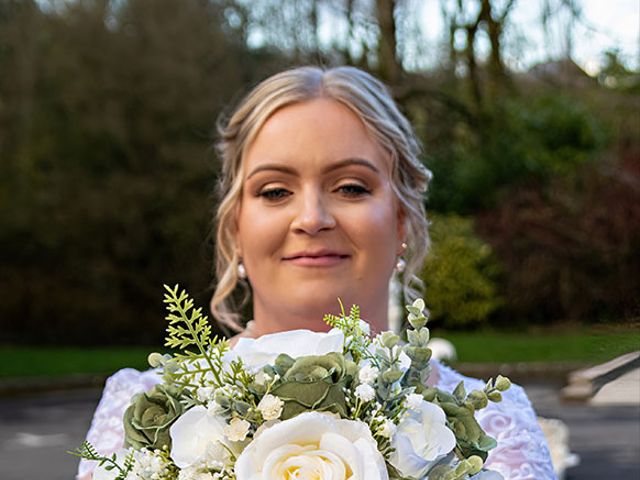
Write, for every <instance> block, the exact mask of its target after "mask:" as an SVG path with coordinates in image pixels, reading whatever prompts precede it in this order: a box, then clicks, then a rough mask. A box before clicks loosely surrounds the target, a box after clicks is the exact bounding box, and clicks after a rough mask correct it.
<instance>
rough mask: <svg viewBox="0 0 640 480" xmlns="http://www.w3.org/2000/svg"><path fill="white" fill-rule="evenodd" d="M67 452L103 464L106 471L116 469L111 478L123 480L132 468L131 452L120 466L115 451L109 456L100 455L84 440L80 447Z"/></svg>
mask: <svg viewBox="0 0 640 480" xmlns="http://www.w3.org/2000/svg"><path fill="white" fill-rule="evenodd" d="M67 453H70V454H71V455H75V456H76V457H80V458H83V459H85V460H90V461H95V462H98V465H99V466H105V467H104V468H105V470H107V471H112V470H116V471H117V472H116V473H117V474H116V476H115V477H114V479H113V480H125V479H126V478H127V476H128V474H129V472H131V469H132V468H133V453H129V454H128V455H127V456H126V457H125V459H124V463H123V465H122V466H120V465H118V461H117V460H118V459H117V457H116V454H115V453H113V454H112V455H110V456H105V455H100V454H99V453H98V452H97V450H96V449H95V447H94V446H93V445H91V444H90V443H89V442H87V441H86V440H85V441H84V442H83V443H82V445H81V446H80V447H78V448H76V449H75V450H73V451H71V452H67Z"/></svg>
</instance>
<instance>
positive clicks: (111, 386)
mask: <svg viewBox="0 0 640 480" xmlns="http://www.w3.org/2000/svg"><path fill="white" fill-rule="evenodd" d="M159 382H160V376H159V375H157V373H156V371H155V370H147V371H145V372H139V371H138V370H134V369H133V368H125V369H122V370H119V371H118V372H116V373H115V374H114V375H112V376H111V377H109V378H108V379H107V382H106V384H105V387H104V391H103V392H102V398H101V399H100V403H98V407H97V408H96V411H95V413H94V415H93V420H92V421H91V427H90V428H89V433H88V434H87V440H88V441H89V442H90V443H91V444H92V445H93V446H94V447H96V450H97V451H98V452H99V453H101V454H103V455H107V454H111V453H113V452H115V451H116V450H119V449H120V448H122V446H123V443H124V427H123V424H122V416H123V415H124V411H125V410H126V409H127V407H128V406H129V403H130V401H131V397H133V396H134V395H135V394H136V393H140V392H145V391H147V390H150V389H151V388H152V387H153V386H154V385H155V384H157V383H159ZM94 468H95V462H89V461H86V460H81V461H80V465H79V466H78V475H77V477H76V479H77V480H89V479H91V475H92V473H93V469H94Z"/></svg>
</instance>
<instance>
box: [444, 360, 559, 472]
mask: <svg viewBox="0 0 640 480" xmlns="http://www.w3.org/2000/svg"><path fill="white" fill-rule="evenodd" d="M438 370H439V375H440V378H439V381H438V387H440V388H444V389H447V390H452V389H453V388H455V386H456V384H458V382H460V381H461V380H462V381H464V384H465V388H466V389H467V391H469V390H473V389H482V388H483V387H484V383H483V382H481V381H480V380H477V379H474V378H469V377H465V376H463V375H461V374H459V373H458V372H456V371H455V370H452V369H451V368H448V367H446V366H444V365H441V364H438ZM476 418H477V420H478V423H479V424H480V426H482V428H483V429H484V430H485V432H487V433H488V434H489V435H491V436H492V437H494V438H495V439H496V440H497V441H498V446H497V447H496V448H495V449H493V450H492V451H491V452H490V453H489V457H488V458H487V462H486V466H487V468H490V469H491V470H495V471H497V472H499V473H500V474H502V476H503V477H504V478H505V480H555V479H556V475H555V473H554V470H553V465H552V463H551V456H550V454H549V448H548V446H547V441H546V439H545V437H544V434H543V433H542V430H541V429H540V426H539V425H538V422H537V418H536V414H535V412H534V410H533V407H532V406H531V402H529V398H528V397H527V394H526V393H525V391H524V389H523V388H522V387H520V386H519V385H512V386H511V388H510V389H509V390H508V391H506V392H504V394H503V399H502V402H500V403H490V404H489V406H488V407H487V408H485V409H483V410H481V411H479V412H478V414H477V417H476Z"/></svg>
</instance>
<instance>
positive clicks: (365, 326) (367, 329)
mask: <svg viewBox="0 0 640 480" xmlns="http://www.w3.org/2000/svg"><path fill="white" fill-rule="evenodd" d="M358 325H359V326H360V330H362V333H364V334H365V335H366V336H367V337H368V336H369V334H370V333H371V327H370V326H369V324H368V323H367V322H365V321H364V320H360V321H359V322H358Z"/></svg>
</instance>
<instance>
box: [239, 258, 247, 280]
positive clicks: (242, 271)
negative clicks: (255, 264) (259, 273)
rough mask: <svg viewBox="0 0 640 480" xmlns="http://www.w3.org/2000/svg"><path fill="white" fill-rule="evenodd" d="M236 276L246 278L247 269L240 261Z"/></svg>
mask: <svg viewBox="0 0 640 480" xmlns="http://www.w3.org/2000/svg"><path fill="white" fill-rule="evenodd" d="M238 278H239V279H241V280H244V279H246V278H247V269H246V268H244V264H243V263H242V262H239V263H238Z"/></svg>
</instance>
